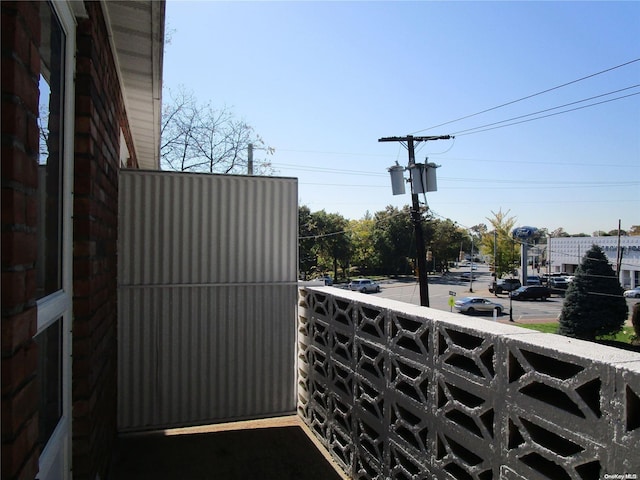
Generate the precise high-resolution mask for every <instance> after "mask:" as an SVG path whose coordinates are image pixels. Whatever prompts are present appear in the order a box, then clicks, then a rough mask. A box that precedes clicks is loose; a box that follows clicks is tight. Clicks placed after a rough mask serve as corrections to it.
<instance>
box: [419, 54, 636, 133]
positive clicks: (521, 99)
mask: <svg viewBox="0 0 640 480" xmlns="http://www.w3.org/2000/svg"><path fill="white" fill-rule="evenodd" d="M639 61H640V58H636V59H634V60H630V61H628V62H625V63H621V64H620V65H616V66H615V67H611V68H607V69H605V70H601V71H600V72H596V73H592V74H591V75H587V76H585V77H581V78H578V79H576V80H572V81H570V82H567V83H563V84H562V85H557V86H555V87H551V88H547V89H546V90H542V91H540V92H536V93H532V94H531V95H527V96H525V97H522V98H518V99H516V100H511V101H510V102H506V103H503V104H501V105H497V106H495V107H491V108H487V109H485V110H481V111H479V112H476V113H472V114H470V115H465V116H463V117H460V118H456V119H455V120H449V121H447V122H444V123H440V124H438V125H434V126H432V127H427V128H424V129H422V130H417V131H415V132H413V133H414V134H415V133H421V132H425V131H427V130H431V129H434V128H438V127H442V126H444V125H449V124H451V123H455V122H459V121H461V120H466V119H467V118H472V117H475V116H478V115H481V114H483V113H487V112H491V111H493V110H497V109H499V108H503V107H506V106H508V105H513V104H514V103H518V102H522V101H524V100H528V99H529V98H533V97H537V96H538V95H543V94H545V93H549V92H552V91H554V90H558V89H560V88H563V87H566V86H568V85H573V84H574V83H578V82H581V81H583V80H587V79H589V78H593V77H596V76H598V75H602V74H603V73H607V72H610V71H612V70H616V69H618V68H622V67H626V66H627V65H631V64H632V63H635V62H639Z"/></svg>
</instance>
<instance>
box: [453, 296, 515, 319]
mask: <svg viewBox="0 0 640 480" xmlns="http://www.w3.org/2000/svg"><path fill="white" fill-rule="evenodd" d="M454 307H455V308H456V310H458V311H459V312H460V313H468V314H473V313H476V312H493V311H494V310H497V311H498V315H502V311H503V310H504V307H503V306H502V305H500V304H499V303H496V302H492V301H491V300H488V299H486V298H482V297H464V298H461V299H460V300H458V301H456V303H455V304H454Z"/></svg>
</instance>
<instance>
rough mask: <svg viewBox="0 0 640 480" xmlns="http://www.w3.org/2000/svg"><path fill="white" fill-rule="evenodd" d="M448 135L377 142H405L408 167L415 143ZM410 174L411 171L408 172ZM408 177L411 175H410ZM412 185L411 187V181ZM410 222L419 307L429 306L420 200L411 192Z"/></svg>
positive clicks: (388, 139) (439, 138)
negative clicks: (414, 243)
mask: <svg viewBox="0 0 640 480" xmlns="http://www.w3.org/2000/svg"><path fill="white" fill-rule="evenodd" d="M450 138H452V137H451V136H450V135H440V136H428V137H414V136H413V135H407V136H406V137H386V138H380V139H378V141H379V142H406V144H407V150H409V167H412V166H414V165H415V164H416V154H415V146H414V144H415V143H416V142H426V141H429V140H449V139H450ZM410 172H411V170H410ZM410 175H412V174H411V173H410ZM411 180H412V183H411V184H412V185H413V179H411ZM411 220H412V222H413V227H414V231H415V238H416V255H417V257H418V259H417V260H418V282H419V284H420V305H422V306H423V307H428V306H429V277H428V276H427V254H426V251H425V245H424V235H423V232H422V215H421V214H420V199H419V197H418V194H417V193H413V191H412V192H411Z"/></svg>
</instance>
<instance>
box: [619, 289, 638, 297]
mask: <svg viewBox="0 0 640 480" xmlns="http://www.w3.org/2000/svg"><path fill="white" fill-rule="evenodd" d="M623 295H624V296H625V297H627V298H640V287H635V288H632V289H631V290H625V291H624V294H623Z"/></svg>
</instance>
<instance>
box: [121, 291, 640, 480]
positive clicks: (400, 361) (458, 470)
mask: <svg viewBox="0 0 640 480" xmlns="http://www.w3.org/2000/svg"><path fill="white" fill-rule="evenodd" d="M298 318H299V323H298V350H297V354H298V382H297V385H298V387H297V391H298V415H292V416H285V417H278V418H272V419H266V420H257V421H249V422H239V423H227V424H220V425H212V426H201V427H191V428H182V429H171V430H166V431H162V432H155V433H146V434H145V433H138V434H129V435H123V436H122V437H121V438H120V439H119V453H118V455H117V461H116V463H115V464H114V468H113V470H112V473H113V478H118V479H123V480H127V479H130V478H131V479H133V478H135V479H136V480H140V479H146V478H149V479H151V478H153V479H156V480H157V479H160V480H162V479H174V478H190V479H197V478H225V479H226V480H229V479H244V480H246V479H252V478H255V479H270V478H273V479H285V478H292V479H293V478H295V479H311V480H313V479H333V478H335V479H340V478H342V479H346V478H354V479H355V478H357V479H383V478H384V479H386V478H394V479H396V478H397V479H405V478H406V479H409V478H412V479H422V478H424V479H426V478H429V479H431V478H447V479H456V480H467V479H476V480H487V479H509V480H522V479H527V480H533V479H554V480H555V479H564V478H566V479H580V480H583V479H584V480H586V479H600V478H607V477H606V475H616V474H632V473H636V472H639V471H640V460H639V459H638V455H637V450H638V447H639V446H640V396H639V395H640V356H639V355H638V354H637V353H631V352H627V351H622V350H617V349H613V348H610V347H605V346H599V345H594V344H591V343H586V342H581V341H577V340H572V339H568V338H565V337H560V336H556V335H549V334H540V333H536V332H532V331H530V330H524V329H521V328H518V327H514V326H510V325H504V324H496V323H494V322H490V321H484V320H478V319H474V318H467V317H460V316H458V315H452V314H449V313H448V312H441V311H436V310H431V309H427V308H424V307H417V306H413V305H408V304H403V303H400V302H395V301H390V300H385V299H380V298H376V297H372V296H366V295H362V294H359V293H354V292H349V291H344V290H339V289H335V288H332V287H302V288H301V289H300V290H299V304H298ZM609 478H615V477H609ZM627 478H632V477H627Z"/></svg>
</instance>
